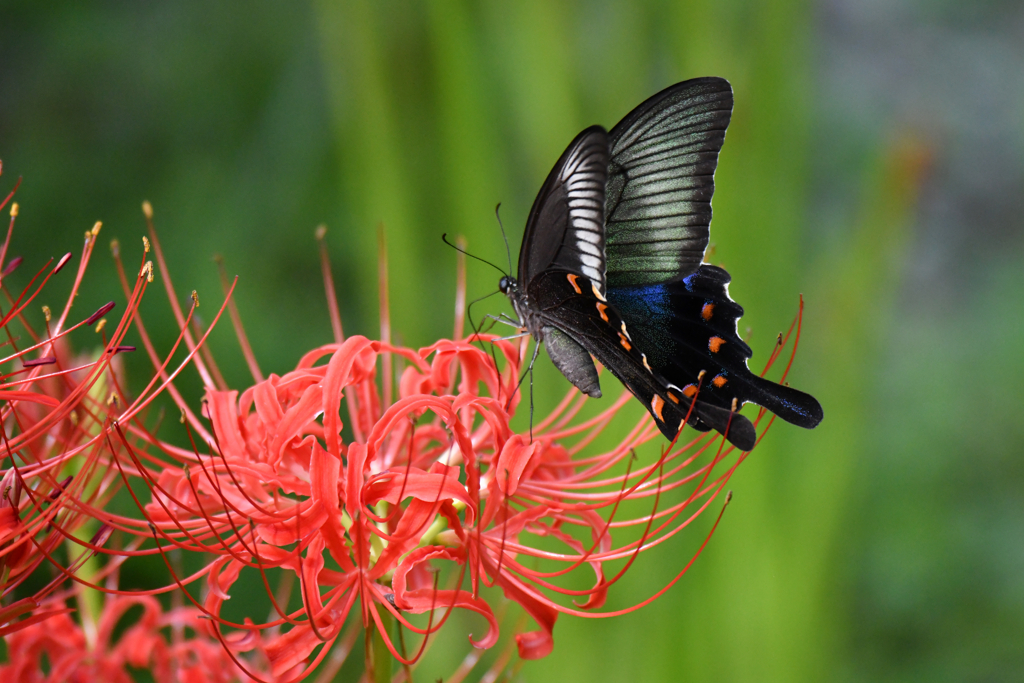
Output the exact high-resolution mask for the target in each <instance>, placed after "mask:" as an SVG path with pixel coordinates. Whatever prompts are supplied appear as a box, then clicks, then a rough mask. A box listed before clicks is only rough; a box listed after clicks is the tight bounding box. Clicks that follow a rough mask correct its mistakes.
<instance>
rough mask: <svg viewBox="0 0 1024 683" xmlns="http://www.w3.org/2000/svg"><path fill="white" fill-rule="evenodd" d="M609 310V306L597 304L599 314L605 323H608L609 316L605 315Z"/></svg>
mask: <svg viewBox="0 0 1024 683" xmlns="http://www.w3.org/2000/svg"><path fill="white" fill-rule="evenodd" d="M607 310H608V306H606V305H605V304H602V303H599V304H597V312H598V313H600V314H601V320H603V321H605V322H608V314H607V313H605V311H607Z"/></svg>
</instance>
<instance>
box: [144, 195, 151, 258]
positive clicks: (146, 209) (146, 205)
mask: <svg viewBox="0 0 1024 683" xmlns="http://www.w3.org/2000/svg"><path fill="white" fill-rule="evenodd" d="M142 215H143V216H145V217H146V220H150V221H151V220H153V205H152V204H150V203H149V200H148V199H144V200H142ZM146 251H149V250H148V249H147V250H146Z"/></svg>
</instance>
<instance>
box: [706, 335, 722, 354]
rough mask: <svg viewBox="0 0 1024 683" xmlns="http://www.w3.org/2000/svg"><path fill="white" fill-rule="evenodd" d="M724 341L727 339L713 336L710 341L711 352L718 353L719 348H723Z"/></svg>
mask: <svg viewBox="0 0 1024 683" xmlns="http://www.w3.org/2000/svg"><path fill="white" fill-rule="evenodd" d="M724 343H725V340H724V339H722V338H721V337H712V338H711V339H710V340H709V341H708V348H709V349H711V353H718V350H719V349H720V348H722V344H724Z"/></svg>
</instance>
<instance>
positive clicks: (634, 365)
mask: <svg viewBox="0 0 1024 683" xmlns="http://www.w3.org/2000/svg"><path fill="white" fill-rule="evenodd" d="M593 284H594V283H592V282H590V281H589V280H587V279H585V278H583V277H580V276H578V275H576V274H575V273H570V272H567V271H563V270H547V271H545V272H543V273H540V274H538V275H537V276H535V277H534V279H533V280H531V282H530V286H529V287H528V289H527V297H528V298H529V299H530V300H531V301H532V302H533V305H534V314H535V315H536V316H538V318H539V319H540V321H541V325H542V326H543V327H542V329H543V330H544V332H545V335H546V334H547V333H548V332H549V331H552V330H553V331H556V332H558V334H559V335H561V336H559V337H558V338H557V342H556V343H557V344H558V345H559V346H558V348H559V352H561V353H563V354H564V355H563V358H564V357H566V356H567V355H568V354H565V352H564V351H562V348H564V346H565V344H564V342H565V338H566V337H567V338H569V341H570V342H572V345H571V346H569V347H568V348H569V349H570V350H571V351H572V352H573V354H574V355H573V356H572V357H573V358H574V359H575V360H576V361H577V362H576V363H574V368H575V367H576V366H583V365H584V364H583V363H581V362H578V361H579V358H578V356H579V354H580V353H581V352H584V350H585V353H588V354H592V355H593V356H594V357H595V358H597V359H598V360H599V361H600V362H601V364H602V365H604V366H605V367H606V368H608V370H609V371H611V373H612V374H613V375H615V377H617V378H618V379H619V381H621V382H622V383H623V384H624V385H626V387H627V388H628V389H629V390H630V391H631V392H632V393H633V394H634V395H635V396H636V397H637V398H638V399H640V402H641V403H643V405H644V406H645V407H646V408H647V411H648V412H649V413H651V416H652V417H654V420H655V423H656V424H657V425H658V428H659V429H660V430H661V432H662V433H663V434H664V435H665V436H666V437H667V438H669V439H674V438H675V436H676V434H677V433H678V431H679V430H680V428H682V426H683V423H684V422H685V421H686V420H687V419H689V423H690V424H691V425H693V426H695V427H697V428H698V429H707V428H712V429H715V430H717V431H719V432H721V433H723V434H725V435H726V438H727V439H728V440H729V441H730V442H732V443H733V444H734V445H736V446H737V447H738V448H740V449H742V450H750V449H752V448H753V447H754V443H755V442H756V440H757V434H756V432H755V431H754V426H753V424H751V422H750V420H748V419H747V418H746V417H744V416H743V415H740V414H739V413H736V412H734V411H732V410H730V409H728V408H726V407H722V406H720V405H718V403H717V402H715V403H712V402H708V401H704V400H702V399H703V397H704V393H703V391H704V390H703V389H701V391H700V393H699V394H697V401H696V403H695V405H693V407H692V410H691V398H690V397H691V396H692V395H693V394H687V393H686V391H687V390H686V389H685V388H684V387H681V386H673V384H672V383H671V382H669V381H667V380H666V379H665V378H664V377H662V376H661V375H660V374H659V373H658V372H657V371H656V370H655V369H654V368H653V366H651V365H650V363H649V361H648V358H647V355H646V354H645V353H644V352H643V351H641V348H642V347H641V346H639V345H638V344H637V343H635V340H634V338H632V337H631V330H630V329H629V327H628V326H627V325H626V324H625V322H624V321H623V320H622V318H621V317H620V316H619V314H618V313H617V312H616V310H615V307H614V306H611V305H609V302H605V301H604V300H603V297H601V296H599V292H597V291H595V289H596V288H595V287H594V286H592V285H593ZM545 345H548V346H550V345H549V344H548V342H547V337H546V336H545ZM549 351H550V349H549ZM586 360H587V361H589V357H588V358H587V359H586ZM563 362H564V361H563ZM556 364H558V363H557V362H556ZM559 369H561V370H562V372H563V373H564V374H566V376H567V377H568V376H569V373H568V372H566V370H565V369H563V368H562V366H561V365H559ZM577 372H579V370H578V369H577ZM570 379H572V377H570ZM587 379H589V377H588V378H587ZM573 383H574V384H577V386H580V384H579V383H577V382H575V381H574V382H573ZM694 393H696V392H694Z"/></svg>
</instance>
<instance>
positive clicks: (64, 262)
mask: <svg viewBox="0 0 1024 683" xmlns="http://www.w3.org/2000/svg"><path fill="white" fill-rule="evenodd" d="M70 260H71V252H70V251H69V252H68V253H66V254H64V255H63V256H61V257H60V261H57V266H56V267H55V268H54V269H53V274H54V275H56V274H57V273H59V272H60V271H61V270H62V269H63V268H64V266H66V265H67V264H68V261H70Z"/></svg>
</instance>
